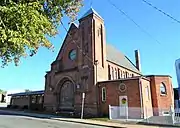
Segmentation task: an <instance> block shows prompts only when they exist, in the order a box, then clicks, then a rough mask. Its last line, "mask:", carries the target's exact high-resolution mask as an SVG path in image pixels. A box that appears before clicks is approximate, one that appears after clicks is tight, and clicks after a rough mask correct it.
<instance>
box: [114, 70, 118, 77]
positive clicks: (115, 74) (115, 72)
mask: <svg viewBox="0 0 180 128" xmlns="http://www.w3.org/2000/svg"><path fill="white" fill-rule="evenodd" d="M114 79H117V70H116V68H115V69H114Z"/></svg>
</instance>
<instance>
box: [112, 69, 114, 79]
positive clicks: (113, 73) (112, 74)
mask: <svg viewBox="0 0 180 128" xmlns="http://www.w3.org/2000/svg"><path fill="white" fill-rule="evenodd" d="M112 80H114V68H113V67H112Z"/></svg>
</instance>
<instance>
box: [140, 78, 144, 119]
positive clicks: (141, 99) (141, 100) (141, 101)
mask: <svg viewBox="0 0 180 128" xmlns="http://www.w3.org/2000/svg"><path fill="white" fill-rule="evenodd" d="M141 78H142V76H141V77H140V78H139V94H140V105H141V118H143V117H144V115H143V98H142V84H141Z"/></svg>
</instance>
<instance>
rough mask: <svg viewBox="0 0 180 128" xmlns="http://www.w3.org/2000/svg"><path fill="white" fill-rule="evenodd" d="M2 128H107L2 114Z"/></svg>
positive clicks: (0, 114) (0, 124)
mask: <svg viewBox="0 0 180 128" xmlns="http://www.w3.org/2000/svg"><path fill="white" fill-rule="evenodd" d="M0 128H107V127H102V126H95V125H87V124H80V123H73V122H64V121H56V120H50V119H43V118H33V117H26V116H19V115H13V114H8V113H5V112H3V113H2V112H0Z"/></svg>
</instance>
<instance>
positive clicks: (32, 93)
mask: <svg viewBox="0 0 180 128" xmlns="http://www.w3.org/2000/svg"><path fill="white" fill-rule="evenodd" d="M41 94H44V90H39V91H30V92H20V93H14V94H8V96H28V95H41Z"/></svg>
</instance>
